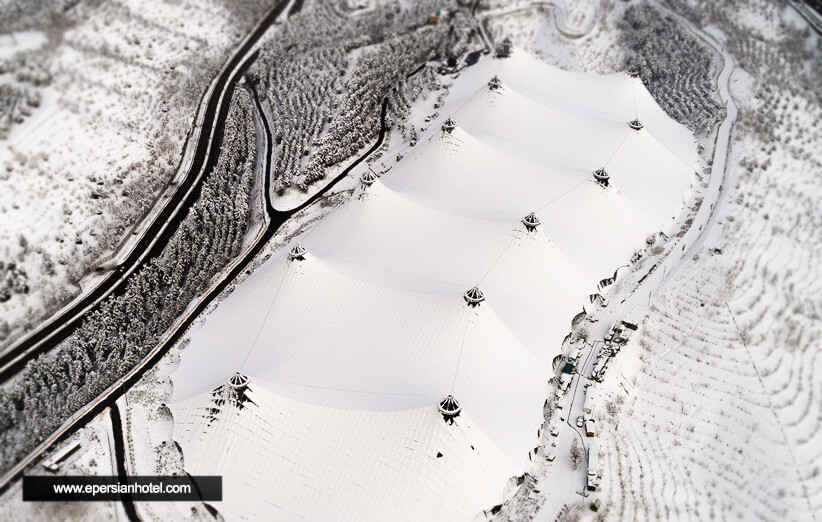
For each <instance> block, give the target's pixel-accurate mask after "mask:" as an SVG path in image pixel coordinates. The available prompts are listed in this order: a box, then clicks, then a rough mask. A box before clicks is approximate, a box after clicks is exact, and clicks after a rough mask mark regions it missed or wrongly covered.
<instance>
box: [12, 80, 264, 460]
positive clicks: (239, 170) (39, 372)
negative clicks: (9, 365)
mask: <svg viewBox="0 0 822 522" xmlns="http://www.w3.org/2000/svg"><path fill="white" fill-rule="evenodd" d="M253 110H254V108H253V103H252V100H251V98H250V96H249V94H248V93H247V92H246V91H243V90H239V91H237V92H236V94H235V97H234V99H233V101H232V106H231V108H230V111H229V116H228V119H227V121H226V128H225V134H224V136H225V137H224V139H223V144H222V149H221V154H220V157H219V160H218V163H217V165H216V166H215V168H214V169H213V170H212V171H211V172H210V173H208V174H207V177H206V179H205V181H204V182H203V187H202V192H201V195H200V199H199V200H198V201H197V203H196V204H195V205H194V206H193V207H192V208H191V210H190V211H189V213H188V215H187V216H186V217H185V219H184V220H183V221H182V223H181V224H180V226H179V228H178V230H177V231H176V232H175V234H174V235H173V236H172V238H171V240H170V241H169V243H168V245H167V246H166V248H165V249H164V250H163V253H162V254H161V255H160V256H159V257H157V258H155V259H153V260H151V261H150V262H149V263H148V264H147V265H145V266H144V267H143V268H142V269H141V270H140V271H139V272H138V273H137V274H136V275H135V276H133V277H132V278H130V280H129V282H128V285H127V288H126V290H125V291H124V293H123V294H122V295H118V296H112V297H109V298H108V299H106V300H105V301H104V302H103V303H101V305H100V306H99V307H98V308H97V309H96V310H95V311H93V312H92V313H91V314H89V315H88V316H87V318H86V319H85V321H84V322H83V324H82V325H81V326H80V328H78V330H77V331H76V332H74V333H73V334H72V335H71V336H70V337H69V338H67V339H66V340H65V341H64V342H63V343H62V344H61V345H60V346H59V347H58V348H57V349H56V350H55V351H53V352H52V353H49V354H47V355H44V356H40V357H38V358H37V359H36V360H33V361H31V362H29V363H28V365H27V366H26V368H25V369H24V371H23V372H22V373H21V375H20V376H19V377H18V378H17V379H16V381H15V382H14V386H13V390H12V392H11V393H6V392H1V391H0V467H2V469H3V470H5V469H8V468H9V467H10V466H11V465H13V464H14V463H15V462H16V461H17V460H19V459H20V458H21V457H22V456H23V455H24V454H25V453H27V452H28V451H30V450H31V449H32V448H34V447H35V446H36V445H37V444H38V443H40V441H42V440H43V439H44V438H45V437H46V436H47V435H48V434H49V433H51V432H52V431H54V430H55V429H56V428H57V427H59V426H60V424H62V423H63V422H64V421H65V420H66V419H67V418H68V417H69V416H70V415H71V414H72V413H73V412H75V411H77V410H78V409H79V408H80V407H81V406H83V405H84V404H87V403H88V402H90V401H91V400H92V399H93V398H94V397H96V396H97V395H98V394H100V393H101V392H102V391H103V390H105V389H106V388H107V387H108V386H110V385H111V384H112V383H113V382H114V381H116V379H118V378H119V377H120V376H122V375H124V374H125V373H126V372H128V371H129V370H131V369H132V368H133V367H134V366H135V365H136V364H137V363H138V362H139V361H140V360H141V359H142V358H143V357H145V356H146V355H147V353H148V352H149V351H150V350H151V349H152V348H154V347H155V346H156V345H157V343H158V341H159V340H160V338H161V337H162V335H163V333H164V332H165V331H167V330H168V328H169V327H170V326H171V325H172V324H173V323H174V322H175V321H176V320H177V318H178V317H179V316H180V315H181V314H182V312H183V311H184V310H185V309H186V307H187V306H188V305H189V304H190V303H191V301H192V300H193V299H194V298H195V296H197V295H198V294H201V293H202V292H203V291H204V290H205V289H206V288H207V285H208V284H209V282H210V280H211V279H212V278H213V277H214V276H215V275H216V274H217V273H218V272H219V271H220V270H222V269H223V268H224V267H225V266H226V264H227V263H228V262H229V261H230V260H231V259H233V258H234V257H236V256H237V255H238V254H239V253H240V251H241V246H242V242H243V238H244V236H245V233H246V230H247V226H248V216H249V203H250V198H251V190H252V186H253V184H254V174H253V172H254V164H255V160H256V154H255V150H256V149H255V147H256V136H255V131H254V121H253Z"/></svg>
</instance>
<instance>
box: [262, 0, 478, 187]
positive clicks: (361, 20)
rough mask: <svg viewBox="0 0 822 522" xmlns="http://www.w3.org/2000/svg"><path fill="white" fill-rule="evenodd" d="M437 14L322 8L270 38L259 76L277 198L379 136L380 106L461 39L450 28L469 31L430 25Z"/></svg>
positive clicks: (395, 7)
mask: <svg viewBox="0 0 822 522" xmlns="http://www.w3.org/2000/svg"><path fill="white" fill-rule="evenodd" d="M447 4H448V2H446V5H447ZM440 7H443V4H442V3H435V2H433V1H430V0H428V1H423V2H419V3H415V4H413V5H411V6H408V7H406V8H404V9H403V8H401V6H400V4H399V3H398V2H396V1H395V2H389V3H386V4H378V5H376V6H375V7H374V8H373V9H371V10H369V11H366V12H364V13H361V14H359V15H358V16H355V17H347V16H342V15H341V14H340V13H339V12H338V11H337V10H336V8H335V6H334V5H333V4H328V5H321V6H318V7H316V8H314V9H313V10H310V11H304V12H301V13H300V14H299V15H297V16H294V17H292V18H291V20H290V22H289V23H288V24H286V25H284V26H283V27H282V28H281V29H280V31H279V32H278V33H277V34H276V35H274V38H272V40H271V41H270V42H269V43H268V45H267V46H266V47H265V48H264V49H263V51H262V52H261V55H260V60H259V63H260V66H261V68H262V71H261V72H260V73H259V74H260V76H261V77H262V78H261V79H262V81H263V83H264V86H265V93H266V100H267V102H268V107H269V108H270V110H271V112H272V120H273V121H274V126H275V128H276V131H275V132H276V142H277V150H276V158H275V166H274V168H275V172H276V176H277V177H276V179H275V180H274V188H275V190H276V191H277V192H278V193H282V192H283V191H284V190H285V189H286V188H287V187H289V186H298V187H300V188H301V189H306V188H307V187H308V185H310V184H311V183H313V182H315V181H317V180H319V179H322V178H324V177H325V174H326V171H327V170H328V168H329V167H331V166H334V165H337V164H339V163H340V162H342V161H344V160H345V159H347V158H348V157H350V156H351V155H352V154H354V153H356V152H357V151H358V150H360V149H361V148H363V147H364V146H365V144H367V143H368V142H370V141H371V140H372V139H373V138H374V137H375V136H376V134H377V133H378V132H379V120H378V116H379V107H380V103H381V100H382V98H383V97H385V96H386V95H387V94H388V92H389V91H390V89H391V88H392V87H394V86H395V85H397V83H398V82H400V81H401V80H403V79H404V78H405V75H407V74H408V73H409V72H410V71H411V70H412V68H413V67H415V66H417V65H419V64H420V63H421V62H424V61H425V60H426V59H429V58H431V57H434V56H437V55H440V54H443V53H445V52H447V50H448V49H450V48H451V46H449V45H448V44H449V41H452V40H453V39H454V38H452V37H451V36H452V35H454V34H461V33H460V32H458V31H455V29H454V27H455V26H459V25H467V24H468V21H467V20H466V19H465V18H464V17H463V16H456V17H451V18H449V19H447V20H441V21H440V22H439V23H437V24H431V25H429V24H428V15H429V14H431V13H433V12H434V11H436V9H438V8H440ZM365 48H368V49H367V50H366V49H365ZM357 52H361V54H360V55H359V58H358V60H357V62H355V64H354V65H353V67H352V66H351V59H352V58H353V56H354V55H355V54H356V53H357Z"/></svg>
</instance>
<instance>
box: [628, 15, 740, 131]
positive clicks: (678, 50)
mask: <svg viewBox="0 0 822 522" xmlns="http://www.w3.org/2000/svg"><path fill="white" fill-rule="evenodd" d="M624 20H625V27H624V28H623V29H624V30H623V32H622V36H623V39H624V41H623V43H624V45H625V46H626V48H627V49H629V50H630V51H631V58H630V59H629V60H630V61H629V63H628V68H629V69H632V70H633V71H635V72H637V73H638V74H639V76H640V78H642V81H643V83H644V84H645V86H646V87H647V88H648V90H649V91H650V92H651V94H652V95H653V97H654V99H655V100H656V101H657V103H659V105H660V106H661V107H662V108H663V109H664V110H665V111H666V112H667V113H668V114H669V115H670V116H671V117H672V118H674V119H675V120H677V121H678V122H680V123H682V124H684V125H687V126H688V128H690V129H691V130H693V131H696V132H710V130H711V129H712V128H713V127H714V125H716V123H718V122H719V121H721V120H722V118H723V117H724V110H725V109H724V107H723V106H722V104H721V102H720V100H719V98H718V96H717V93H716V86H715V75H716V73H717V70H716V66H715V64H714V57H713V54H712V50H711V49H710V47H708V46H707V45H706V44H704V43H703V42H701V41H700V40H698V39H697V38H696V37H694V36H693V35H692V34H690V33H689V32H687V31H686V30H685V29H684V28H683V27H682V25H681V24H679V23H678V22H677V21H676V20H674V19H672V18H670V17H668V16H664V15H663V14H662V13H661V12H660V11H659V10H658V9H656V8H654V7H652V6H650V5H648V4H638V5H633V6H631V7H630V8H628V9H627V10H626V12H625V19H624Z"/></svg>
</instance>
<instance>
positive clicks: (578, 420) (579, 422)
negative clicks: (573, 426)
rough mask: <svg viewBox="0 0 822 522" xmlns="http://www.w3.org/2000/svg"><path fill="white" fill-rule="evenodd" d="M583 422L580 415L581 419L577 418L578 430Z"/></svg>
mask: <svg viewBox="0 0 822 522" xmlns="http://www.w3.org/2000/svg"><path fill="white" fill-rule="evenodd" d="M582 422H583V419H582V415H580V416H579V417H577V428H581V427H582Z"/></svg>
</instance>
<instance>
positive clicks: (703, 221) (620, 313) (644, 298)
mask: <svg viewBox="0 0 822 522" xmlns="http://www.w3.org/2000/svg"><path fill="white" fill-rule="evenodd" d="M657 5H658V6H659V7H660V9H661V10H662V11H663V12H664V13H666V14H669V15H672V16H674V17H675V18H676V19H677V20H679V21H681V22H682V23H683V25H684V26H685V27H686V28H687V29H688V30H689V31H691V32H692V33H693V34H694V35H695V36H696V37H698V38H700V39H701V40H703V41H704V42H705V43H706V44H707V45H709V46H710V47H712V48H713V49H714V50H716V52H717V53H718V54H719V56H720V57H721V58H722V69H721V70H720V71H719V74H718V76H717V78H716V87H717V91H718V92H719V94H720V96H721V97H722V98H723V100H724V101H725V107H726V110H727V113H726V115H725V118H724V119H723V120H722V123H721V124H720V126H719V129H718V130H717V135H716V142H715V146H714V151H713V159H714V161H713V167H712V169H711V177H710V180H709V184H708V188H707V189H706V191H705V195H704V199H703V201H702V204H701V205H700V207H699V209H698V210H697V214H696V216H695V217H694V220H693V223H692V224H691V225H690V227H689V228H688V231H687V232H686V233H685V235H684V236H683V237H682V238H679V239H677V240H676V241H675V242H674V245H673V246H672V248H671V250H670V252H669V254H668V255H667V256H666V257H665V258H664V259H663V260H661V261H660V262H659V263H657V264H656V265H654V266H653V267H651V269H649V272H648V273H647V274H646V275H645V276H644V277H643V278H642V279H641V280H640V282H639V285H638V286H637V288H635V289H634V290H633V291H632V292H631V293H630V294H629V295H628V296H627V297H625V299H624V300H622V301H621V302H620V303H619V304H617V303H613V304H612V305H611V306H610V307H609V308H604V309H601V310H599V311H598V312H597V315H598V317H599V322H598V323H596V326H594V327H592V329H595V330H596V331H597V332H598V333H600V332H602V331H604V330H606V329H607V328H609V327H610V325H611V324H613V323H614V322H616V321H617V320H620V319H622V318H624V317H625V316H626V314H627V313H628V312H630V311H631V310H633V309H635V308H637V307H640V306H646V305H647V303H648V300H649V299H650V297H651V295H652V294H653V293H656V292H657V291H658V290H659V289H660V288H661V287H662V286H663V285H664V284H665V282H666V281H668V280H669V279H670V278H671V276H672V275H673V274H674V273H676V271H677V270H678V269H679V267H681V266H682V265H683V264H684V263H685V262H686V260H687V259H688V258H690V257H691V256H692V255H693V252H694V250H695V249H696V248H698V247H699V245H701V244H702V242H703V241H704V239H705V235H706V232H707V231H708V229H709V228H710V227H712V226H713V225H714V224H715V222H716V220H717V208H718V207H719V205H720V204H721V203H722V201H723V198H725V197H726V193H727V191H723V190H722V186H723V185H724V184H725V183H726V178H727V172H728V164H729V162H730V158H731V156H730V146H731V138H732V133H733V129H734V127H735V126H736V119H737V114H738V106H737V103H738V102H737V100H736V99H735V98H734V97H733V94H732V93H731V90H730V81H731V75H732V74H733V71H734V69H735V67H736V60H734V58H733V56H732V55H731V54H730V53H728V51H727V50H725V49H724V48H723V47H722V46H721V44H719V42H717V41H716V40H715V39H714V38H713V37H711V36H710V35H707V34H706V33H704V32H703V31H701V30H700V29H699V28H698V27H696V26H694V25H693V24H691V23H690V22H689V21H687V20H686V19H684V18H683V17H681V16H680V15H678V14H677V13H675V12H673V11H671V10H670V9H668V8H667V7H665V6H662V5H659V4H658V3H657ZM714 168H716V169H720V168H721V171H717V170H714ZM640 289H641V290H642V291H639V290H640ZM603 333H604V332H603ZM596 338H600V339H601V338H602V335H599V336H597V337H596ZM601 345H602V343H600V342H595V343H593V344H592V345H587V346H586V347H585V350H586V352H587V353H585V354H584V355H583V357H585V362H584V363H583V364H582V365H581V367H580V370H579V371H580V373H579V374H578V375H577V376H576V377H575V380H576V384H575V386H574V388H573V391H572V392H571V393H569V394H568V396H566V397H564V398H563V399H562V400H564V401H565V404H564V407H563V410H562V415H563V416H564V417H565V421H566V422H564V423H563V424H562V429H561V431H560V435H559V437H557V439H556V441H557V460H556V461H554V463H553V464H552V466H551V470H550V471H549V474H548V475H547V476H543V477H540V479H541V480H544V481H545V483H540V486H539V487H540V489H542V490H543V491H546V498H545V502H544V503H543V505H542V506H541V508H540V510H539V511H538V512H537V515H536V517H535V520H537V521H546V522H547V521H549V520H554V519H555V518H556V516H557V514H558V513H559V512H560V510H561V509H562V507H563V506H564V505H566V504H570V503H573V502H574V501H575V500H578V499H579V498H580V497H579V496H578V494H579V492H581V491H582V490H584V488H585V484H586V474H587V458H586V459H584V460H583V463H582V465H581V466H580V469H579V470H577V471H572V470H571V468H570V465H569V464H567V460H568V457H567V455H568V454H569V450H570V447H571V441H572V440H573V438H575V437H577V436H580V437H581V435H579V432H578V431H577V430H576V426H574V425H573V424H572V422H573V421H574V420H576V418H577V416H579V415H582V414H583V412H582V405H583V401H584V397H585V392H584V388H583V387H580V386H579V382H580V381H582V380H583V379H584V380H586V381H589V379H590V373H591V371H592V369H593V368H592V366H593V364H592V358H591V355H592V354H593V353H595V352H597V351H598V350H599V348H601ZM589 382H591V383H592V384H595V383H594V382H593V381H589ZM566 426H568V427H570V428H569V429H567V428H566ZM570 430H573V431H575V432H576V433H571V436H570V437H569V436H568V435H567V433H568V432H569V431H570Z"/></svg>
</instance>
